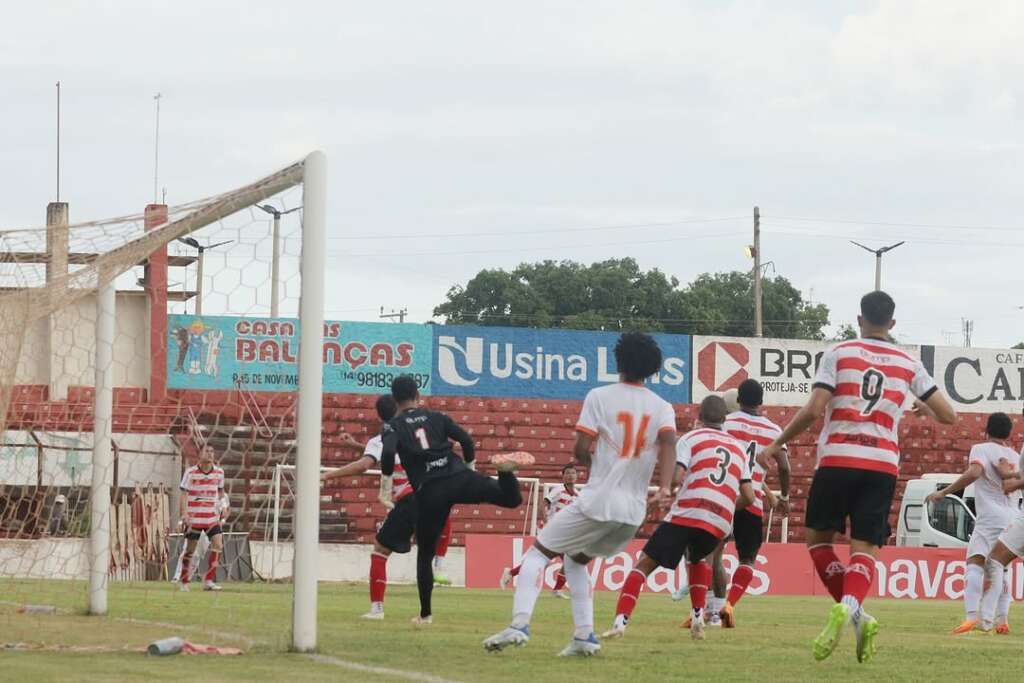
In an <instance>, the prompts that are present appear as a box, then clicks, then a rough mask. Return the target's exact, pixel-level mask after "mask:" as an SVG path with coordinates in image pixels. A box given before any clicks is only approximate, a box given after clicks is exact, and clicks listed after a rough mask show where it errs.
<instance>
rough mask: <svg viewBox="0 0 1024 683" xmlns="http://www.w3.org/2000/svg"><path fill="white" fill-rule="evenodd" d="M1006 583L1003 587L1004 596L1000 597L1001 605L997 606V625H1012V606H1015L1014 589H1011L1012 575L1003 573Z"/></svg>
mask: <svg viewBox="0 0 1024 683" xmlns="http://www.w3.org/2000/svg"><path fill="white" fill-rule="evenodd" d="M1003 574H1004V576H1005V577H1006V583H1005V585H1004V587H1003V594H1002V595H1000V596H999V604H998V605H996V623H999V624H1009V623H1010V605H1012V604H1013V589H1012V588H1011V587H1010V573H1009V572H1003Z"/></svg>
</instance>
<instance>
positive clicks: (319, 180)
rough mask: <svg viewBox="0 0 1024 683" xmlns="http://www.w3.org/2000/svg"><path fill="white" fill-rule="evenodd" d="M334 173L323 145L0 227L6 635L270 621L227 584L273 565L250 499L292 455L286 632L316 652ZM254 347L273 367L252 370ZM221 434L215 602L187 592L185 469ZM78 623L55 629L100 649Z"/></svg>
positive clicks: (0, 496)
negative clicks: (111, 210) (205, 616)
mask: <svg viewBox="0 0 1024 683" xmlns="http://www.w3.org/2000/svg"><path fill="white" fill-rule="evenodd" d="M326 173H327V169H326V158H325V156H324V155H323V154H322V153H320V152H314V153H312V154H310V155H309V156H307V157H306V158H305V159H303V160H302V161H299V162H297V163H295V164H292V165H290V166H288V167H287V168H284V169H282V170H280V171H278V172H276V173H273V174H271V175H268V176H266V177H264V178H262V179H260V180H257V181H256V182H253V183H250V184H247V185H245V186H242V187H239V188H238V189H234V190H230V191H227V192H223V193H220V194H216V195H213V196H210V197H208V198H206V199H201V200H198V201H193V202H189V203H186V204H181V205H175V206H170V207H168V206H165V205H158V204H151V205H149V206H147V207H146V208H145V211H144V212H143V213H141V214H135V215H126V216H120V217H116V218H111V219H105V220H97V221H90V222H78V223H75V222H72V221H69V220H68V215H69V208H68V205H66V204H51V205H50V206H49V207H48V209H47V225H46V226H44V227H38V228H25V229H18V228H10V227H7V226H0V588H2V592H3V597H2V598H0V628H2V627H4V626H6V627H9V628H6V629H5V630H6V631H7V633H9V634H13V637H14V638H15V639H20V640H24V641H35V640H37V639H38V638H37V637H36V633H37V631H38V628H39V626H40V623H39V622H34V621H25V613H26V612H27V613H29V614H32V613H39V614H56V615H70V616H74V615H80V614H82V613H83V612H85V613H88V614H90V615H108V614H109V615H110V616H111V617H114V618H117V619H121V620H124V619H135V622H134V623H135V624H136V626H137V628H138V629H139V631H138V633H139V634H145V633H147V631H146V629H147V628H149V627H146V626H144V625H143V624H145V623H147V622H146V621H145V620H144V619H143V617H146V616H148V617H149V619H150V621H151V622H154V623H155V620H153V618H152V615H153V614H154V611H155V612H156V613H158V614H159V613H161V612H163V611H166V613H167V614H168V615H173V614H174V613H175V612H178V611H180V610H182V609H185V610H190V609H195V610H210V612H209V614H210V615H211V616H210V618H209V621H208V626H209V633H210V634H216V633H220V632H222V631H227V630H229V629H227V628H226V625H230V624H231V623H237V622H238V621H239V620H246V621H249V620H256V619H259V618H260V615H259V614H258V612H256V611H255V608H252V612H251V613H250V612H248V611H246V609H248V608H247V607H246V606H245V604H244V602H245V601H244V600H234V601H233V600H228V599H227V594H226V593H225V595H224V596H221V595H217V594H215V590H216V589H218V588H219V587H220V584H221V583H225V585H229V584H230V585H235V584H231V583H230V582H232V581H236V582H237V585H239V586H240V588H239V590H245V585H247V584H245V583H244V579H247V578H260V576H261V553H262V549H261V547H259V545H258V544H256V545H254V544H253V543H252V542H251V541H252V539H253V538H257V537H258V536H259V530H258V529H256V528H255V526H254V524H255V516H254V514H253V510H254V509H255V508H256V507H258V501H259V500H260V497H261V496H263V497H266V496H268V495H269V488H268V487H269V485H270V482H271V480H272V478H273V473H274V470H275V466H276V465H277V464H282V463H287V464H288V465H290V466H294V468H295V472H294V486H295V498H294V505H293V515H294V523H293V525H292V527H291V528H292V529H293V531H290V532H289V537H288V539H287V540H288V541H289V542H290V543H292V544H293V546H294V552H293V556H294V562H293V567H292V570H291V572H290V576H291V578H292V586H291V590H290V595H286V594H285V593H284V591H280V597H281V599H290V601H291V614H292V629H291V633H290V638H289V643H288V645H289V646H290V647H291V648H293V649H295V650H298V651H310V650H313V649H314V648H315V647H316V644H317V623H316V606H317V561H318V557H317V549H318V542H319V528H320V527H319V479H318V472H319V467H320V449H321V421H322V413H321V407H322V382H323V374H322V373H323V369H322V368H323V364H322V358H323V351H322V337H321V336H320V334H318V333H319V331H321V330H324V329H325V325H324V292H325V261H326V254H327V249H326V246H327V242H326V234H325V233H326V214H325V211H326V191H327V185H326ZM71 208H72V209H73V207H71ZM243 327H244V328H245V332H246V334H245V335H242V334H241V332H242V331H243V330H242V328H243ZM300 331H301V333H302V334H301V335H300ZM243 336H244V339H243ZM243 347H244V348H243ZM249 357H251V358H252V359H253V360H260V361H265V363H264V365H266V364H270V366H271V367H272V370H273V372H270V373H264V374H261V375H260V376H259V377H255V376H250V374H251V373H249V372H248V371H247V370H246V367H245V364H244V363H243V362H241V361H240V360H239V359H242V360H245V359H247V358H249ZM207 447H210V448H212V452H214V454H215V455H214V464H215V466H216V467H217V468H220V469H222V470H223V472H224V474H223V483H224V492H225V493H224V495H223V496H218V501H217V503H216V504H213V503H210V505H211V506H212V508H213V509H212V511H211V512H210V513H209V514H210V516H211V519H213V518H214V516H216V519H217V520H219V521H220V522H221V529H222V530H223V531H224V532H225V533H223V534H221V536H222V538H221V540H220V541H218V542H219V543H222V544H223V547H222V548H220V549H219V550H216V549H215V548H214V547H213V546H209V547H208V548H207V552H206V559H207V560H209V561H210V562H211V567H210V568H208V569H207V573H208V575H209V578H208V583H203V587H204V588H209V591H208V594H203V592H199V594H198V595H196V594H192V595H188V596H182V598H181V601H180V602H178V603H171V602H170V600H171V599H172V598H175V597H176V595H177V593H176V592H175V591H178V592H180V591H179V586H178V585H175V584H174V581H176V580H177V581H179V582H180V579H181V576H182V570H181V560H182V553H181V550H180V549H181V548H182V547H183V546H184V545H185V543H186V539H185V538H183V536H182V534H181V533H180V532H181V529H179V528H178V524H177V523H178V518H179V513H180V512H181V511H182V510H184V511H185V512H186V515H187V516H188V517H189V519H191V520H194V519H196V516H197V515H199V514H200V513H203V514H205V513H204V512H203V510H201V509H199V508H201V507H202V506H205V505H207V503H208V501H203V500H198V499H195V500H193V499H190V498H189V496H188V495H184V494H182V493H181V491H180V490H179V482H180V481H181V480H182V474H183V471H186V470H188V468H189V467H191V466H192V465H195V464H196V462H197V459H198V458H199V457H200V455H201V454H202V453H203V452H204V449H206V448H207ZM202 476H204V477H205V476H212V475H205V474H204V475H202ZM204 481H206V480H204ZM211 481H212V479H211ZM192 506H196V508H197V510H198V512H197V511H196V510H193V509H192ZM199 535H200V541H201V547H207V546H208V545H209V543H211V542H212V536H216V534H212V535H211V534H207V533H203V534H199ZM199 557H200V551H198V550H197V552H196V553H195V554H194V556H193V557H192V559H195V560H198V559H199ZM191 570H192V571H195V570H196V567H195V566H194V565H193V566H192V567H191ZM201 571H202V569H200V572H201ZM186 587H187V585H186ZM196 588H197V589H198V585H197V586H196ZM197 592H198V591H197ZM165 603H166V605H167V607H166V610H163V608H162V606H163V605H164V604H165ZM218 610H220V612H219V613H218ZM168 619H170V616H168ZM53 623H58V622H57V621H54V622H53ZM60 623H65V624H66V626H64V628H65V629H66V631H67V632H65V633H57V634H54V633H48V634H47V639H48V640H50V641H53V640H54V639H57V640H58V641H59V642H68V643H72V644H77V643H87V644H88V643H91V642H93V641H92V640H90V638H91V637H92V636H93V635H95V634H92V635H90V634H89V633H88V631H89V630H90V629H88V627H84V628H83V627H82V626H81V624H77V623H76V622H74V621H65V622H60ZM161 623H162V622H161ZM164 626H166V624H164ZM104 628H105V627H104ZM153 629H156V627H155V626H154V627H153ZM211 637H213V639H214V640H216V639H217V638H216V637H214V636H211ZM143 644H144V643H143ZM280 644H282V645H283V644H284V643H280Z"/></svg>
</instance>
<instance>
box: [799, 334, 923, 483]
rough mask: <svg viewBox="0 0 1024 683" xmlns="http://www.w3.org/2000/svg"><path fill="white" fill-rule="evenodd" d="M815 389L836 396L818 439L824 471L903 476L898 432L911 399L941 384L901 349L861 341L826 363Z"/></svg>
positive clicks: (832, 352) (843, 346)
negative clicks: (901, 473)
mask: <svg viewBox="0 0 1024 683" xmlns="http://www.w3.org/2000/svg"><path fill="white" fill-rule="evenodd" d="M814 388H816V389H827V390H828V391H831V392H832V399H831V400H830V401H829V402H828V408H827V410H826V412H825V426H824V427H823V428H822V430H821V436H820V437H819V438H818V467H848V468H853V469H860V470H872V471H875V472H884V473H886V474H891V475H892V476H894V477H895V476H897V475H898V474H899V462H900V447H899V437H898V431H897V429H898V427H899V423H900V418H902V417H903V412H904V406H906V405H908V397H910V396H914V397H917V398H919V399H921V400H922V401H926V400H928V398H929V397H930V396H931V395H932V394H933V393H935V391H936V386H935V380H933V379H932V378H931V376H930V375H929V374H928V371H927V370H925V369H924V366H923V365H921V361H919V360H918V359H916V358H914V357H913V356H910V355H909V354H907V353H906V352H905V351H903V350H902V349H900V348H899V347H898V346H896V345H895V344H891V343H889V342H887V341H882V340H876V339H858V340H854V341H848V342H842V343H840V344H836V345H835V346H833V347H832V348H830V349H829V350H828V351H826V352H825V354H824V355H823V356H822V357H821V364H820V365H819V366H818V374H817V375H816V376H815V378H814Z"/></svg>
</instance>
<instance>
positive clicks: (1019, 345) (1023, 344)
mask: <svg viewBox="0 0 1024 683" xmlns="http://www.w3.org/2000/svg"><path fill="white" fill-rule="evenodd" d="M1010 348H1011V349H1024V342H1017V343H1016V344H1014V345H1013V346H1011V347H1010Z"/></svg>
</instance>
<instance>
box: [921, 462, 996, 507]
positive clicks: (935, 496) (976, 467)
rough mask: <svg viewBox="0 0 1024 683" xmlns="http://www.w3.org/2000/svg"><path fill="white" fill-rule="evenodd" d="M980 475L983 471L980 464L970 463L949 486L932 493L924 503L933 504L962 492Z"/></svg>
mask: <svg viewBox="0 0 1024 683" xmlns="http://www.w3.org/2000/svg"><path fill="white" fill-rule="evenodd" d="M982 473H983V470H982V468H981V463H977V462H972V463H971V464H970V465H969V466H968V467H967V469H966V470H964V473H963V474H961V475H960V476H959V477H958V478H957V480H956V481H954V482H953V483H952V484H950V485H949V486H946V487H944V488H941V489H939V490H938V491H932V492H931V493H929V494H928V496H927V497H926V498H925V499H924V500H925V502H926V503H934V502H935V501H937V500H942V499H943V498H945V497H946V496H948V495H949V494H951V493H956V492H958V491H962V490H964V489H965V488H967V487H968V486H970V485H971V484H973V483H974V482H975V481H977V480H978V479H979V478H980V477H981V475H982Z"/></svg>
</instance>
